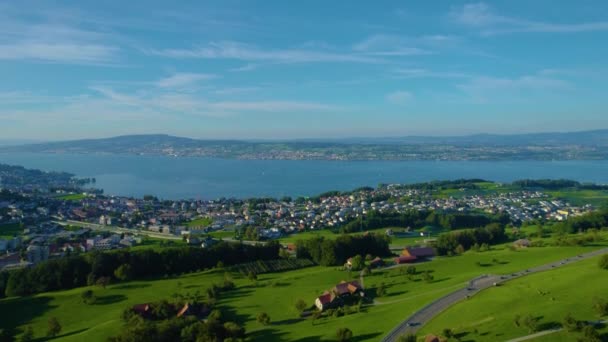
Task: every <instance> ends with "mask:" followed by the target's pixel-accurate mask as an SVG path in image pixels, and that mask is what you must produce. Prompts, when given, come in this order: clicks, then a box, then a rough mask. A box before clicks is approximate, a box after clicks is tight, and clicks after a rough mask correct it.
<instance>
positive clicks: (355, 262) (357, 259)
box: [351, 255, 365, 271]
mask: <svg viewBox="0 0 608 342" xmlns="http://www.w3.org/2000/svg"><path fill="white" fill-rule="evenodd" d="M363 267H365V260H363V258H362V257H361V256H360V255H355V256H354V257H352V258H351V269H352V270H353V271H359V270H361V269H363Z"/></svg>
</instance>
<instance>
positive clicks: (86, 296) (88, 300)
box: [80, 290, 97, 304]
mask: <svg viewBox="0 0 608 342" xmlns="http://www.w3.org/2000/svg"><path fill="white" fill-rule="evenodd" d="M80 298H81V299H82V302H83V303H85V304H94V303H95V300H96V299H97V298H95V294H94V293H93V290H85V291H83V292H82V293H81V294H80Z"/></svg>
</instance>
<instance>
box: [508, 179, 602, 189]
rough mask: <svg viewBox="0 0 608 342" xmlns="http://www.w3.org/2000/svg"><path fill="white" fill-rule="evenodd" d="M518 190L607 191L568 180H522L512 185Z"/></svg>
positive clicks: (593, 185)
mask: <svg viewBox="0 0 608 342" xmlns="http://www.w3.org/2000/svg"><path fill="white" fill-rule="evenodd" d="M512 184H513V186H517V187H520V188H537V189H545V190H559V189H572V188H574V189H580V190H607V189H608V186H607V185H599V184H583V183H579V182H577V181H573V180H569V179H522V180H518V181H515V182H513V183H512Z"/></svg>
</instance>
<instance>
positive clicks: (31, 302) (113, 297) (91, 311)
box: [0, 246, 599, 341]
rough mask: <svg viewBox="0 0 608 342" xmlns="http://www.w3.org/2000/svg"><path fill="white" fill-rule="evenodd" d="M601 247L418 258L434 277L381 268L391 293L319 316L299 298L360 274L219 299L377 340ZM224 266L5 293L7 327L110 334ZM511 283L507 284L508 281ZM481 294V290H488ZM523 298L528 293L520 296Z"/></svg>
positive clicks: (318, 332)
mask: <svg viewBox="0 0 608 342" xmlns="http://www.w3.org/2000/svg"><path fill="white" fill-rule="evenodd" d="M594 248H599V246H594V247H543V248H529V249H526V250H519V251H511V250H509V249H508V248H505V246H501V247H499V248H495V249H493V250H490V251H487V252H481V253H476V252H467V253H465V254H464V255H462V256H457V257H451V258H437V259H436V260H434V261H432V262H427V263H420V264H416V265H415V266H416V268H417V269H418V271H426V270H428V271H431V272H432V274H433V276H434V281H432V282H430V283H427V282H424V281H422V280H420V279H419V278H420V277H419V276H418V277H417V278H416V279H414V280H408V279H407V278H406V276H405V275H402V274H401V273H400V269H398V268H395V269H385V270H381V271H374V273H373V274H372V275H370V276H368V277H366V278H365V280H364V284H365V286H366V288H367V289H368V291H371V292H373V288H374V287H376V286H377V285H378V284H379V283H381V282H382V283H385V287H386V291H387V294H386V295H385V296H383V297H380V298H376V304H375V305H369V306H365V307H364V309H363V310H362V312H360V313H356V314H352V315H348V316H344V317H339V318H333V317H332V318H323V319H321V320H318V321H316V322H314V325H313V323H312V321H311V320H300V319H299V318H297V317H298V315H297V312H296V309H295V307H294V303H295V301H296V300H297V299H300V298H301V299H304V300H305V301H306V302H307V303H309V304H311V305H312V304H313V302H314V299H315V298H316V296H318V295H319V294H321V293H322V292H323V291H324V290H326V289H329V288H331V287H332V286H333V285H335V284H336V283H338V282H339V281H340V280H350V279H352V278H351V277H354V276H355V274H354V273H353V274H349V272H346V271H341V270H339V269H337V268H331V267H329V268H328V267H319V266H316V267H310V268H305V269H301V270H296V271H289V272H284V273H274V274H264V275H260V276H259V279H258V282H257V284H256V285H254V284H252V283H251V282H250V281H249V280H247V279H244V278H242V277H241V276H240V275H238V274H233V277H234V278H235V283H236V285H237V289H236V290H234V291H232V292H229V293H225V294H224V295H222V297H221V299H220V301H219V305H220V306H221V307H222V308H223V309H224V310H225V311H226V312H227V313H228V315H229V316H231V317H232V319H235V320H236V321H238V322H240V323H241V324H243V325H244V326H245V328H246V329H247V331H248V333H249V336H250V337H251V338H252V339H254V340H262V341H284V340H294V341H296V340H300V341H313V340H315V341H316V340H332V339H334V338H335V332H336V330H337V329H338V328H340V327H348V328H350V329H351V330H352V331H353V333H354V335H355V340H356V341H377V340H379V339H380V338H381V337H382V336H383V335H384V334H386V333H387V332H388V331H390V330H391V329H392V328H393V327H395V326H396V325H397V324H398V323H399V322H401V321H402V320H403V319H404V318H406V317H407V316H409V315H410V314H411V313H412V312H414V311H416V310H417V309H419V308H420V307H422V306H424V305H425V304H428V303H429V302H431V301H433V300H434V299H435V298H437V297H438V296H441V295H444V294H447V293H449V292H451V291H453V290H455V289H457V288H460V287H464V286H465V283H466V282H467V281H468V280H470V279H471V278H474V277H476V276H479V275H481V274H486V273H493V274H500V273H511V272H514V271H518V270H521V269H524V268H528V267H532V266H534V265H540V264H544V263H547V262H550V261H554V260H559V259H561V258H564V257H567V256H574V255H577V254H580V253H582V252H584V251H589V250H592V249H594ZM223 275H224V271H222V270H219V271H208V272H202V273H196V274H189V275H184V276H182V277H178V278H172V279H160V280H150V281H134V282H129V283H123V284H115V285H111V286H109V287H107V288H106V289H101V288H98V287H95V288H93V290H94V291H95V294H96V296H97V297H98V298H99V299H100V300H99V302H98V303H97V304H95V305H85V304H82V303H81V302H80V298H79V297H80V293H81V292H82V291H83V290H84V289H83V288H81V289H74V290H69V291H59V292H53V293H45V294H40V295H36V296H33V297H25V298H8V299H3V300H0V327H4V328H5V327H18V329H19V330H22V329H23V328H24V327H25V326H26V325H31V326H32V327H33V328H34V331H35V333H36V336H37V337H40V336H42V335H43V334H44V332H45V331H46V326H47V320H48V318H49V317H53V316H54V317H57V318H58V319H59V321H60V323H61V325H62V326H63V332H62V334H63V335H62V337H61V338H60V340H62V341H82V340H87V341H103V340H105V339H106V338H107V337H108V336H111V335H112V334H115V333H116V332H117V331H118V330H119V329H120V326H121V324H122V323H121V321H120V318H119V317H120V313H121V312H122V310H123V309H124V308H126V307H128V306H131V305H133V304H136V303H145V302H149V301H155V300H159V299H163V298H171V296H172V294H174V293H177V292H181V293H185V292H190V293H193V292H195V291H197V290H200V291H201V292H204V290H205V289H206V288H207V287H209V286H210V284H212V283H214V282H218V281H219V280H220V279H222V278H223ZM505 288H507V287H505ZM480 298H481V297H480ZM520 298H521V297H520ZM259 312H267V313H268V314H269V315H270V317H271V319H272V322H273V323H272V324H271V325H269V326H262V325H261V324H260V323H258V322H257V321H256V319H255V317H256V315H257V314H258V313H259Z"/></svg>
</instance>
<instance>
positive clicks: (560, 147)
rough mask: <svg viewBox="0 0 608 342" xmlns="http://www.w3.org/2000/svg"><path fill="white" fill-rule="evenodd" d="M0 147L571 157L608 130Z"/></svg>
mask: <svg viewBox="0 0 608 342" xmlns="http://www.w3.org/2000/svg"><path fill="white" fill-rule="evenodd" d="M0 152H19V153H21V152H35V153H111V154H146V155H169V156H199V157H217V158H238V159H319V160H573V159H578V160H582V159H588V160H598V159H608V130H597V131H586V132H570V133H534V134H519V135H490V134H480V135H470V136H460V137H414V136H412V137H396V138H351V139H327V140H290V141H274V140H273V141H245V140H204V139H192V138H183V137H174V136H170V135H164V134H154V135H128V136H119V137H113V138H104V139H85V140H72V141H61V142H48V143H37V144H27V145H19V146H4V147H0Z"/></svg>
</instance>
